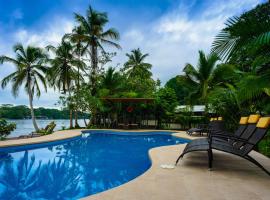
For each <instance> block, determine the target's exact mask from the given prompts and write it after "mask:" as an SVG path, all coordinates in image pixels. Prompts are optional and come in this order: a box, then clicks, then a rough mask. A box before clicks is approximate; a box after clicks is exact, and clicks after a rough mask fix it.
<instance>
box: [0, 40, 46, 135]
mask: <svg viewBox="0 0 270 200" xmlns="http://www.w3.org/2000/svg"><path fill="white" fill-rule="evenodd" d="M13 50H14V52H15V53H16V58H11V57H8V56H1V57H0V64H3V63H4V62H9V63H12V64H13V65H15V66H16V71H15V72H13V73H11V74H10V75H8V76H7V77H5V78H4V79H3V80H2V82H1V86H2V88H5V87H6V86H7V84H8V83H9V82H11V84H12V93H13V95H14V96H17V95H18V92H19V88H20V86H23V87H24V89H25V91H26V93H27V94H28V97H29V106H30V110H31V116H32V120H33V125H34V128H35V130H36V132H38V130H39V128H38V125H37V123H36V118H35V113H34V108H33V98H34V95H35V94H36V95H37V96H38V97H39V96H40V94H41V90H40V86H39V85H40V84H42V85H43V87H44V89H45V91H46V90H47V82H46V79H45V74H46V73H47V71H48V68H47V66H46V65H44V64H45V62H46V60H47V55H46V54H45V53H44V51H43V50H42V49H41V48H38V47H33V46H27V47H23V45H22V44H16V45H14V47H13Z"/></svg>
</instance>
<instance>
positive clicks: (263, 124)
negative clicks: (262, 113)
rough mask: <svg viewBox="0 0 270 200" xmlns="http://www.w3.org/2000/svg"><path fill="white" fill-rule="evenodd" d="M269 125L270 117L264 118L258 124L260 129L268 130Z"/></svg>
mask: <svg viewBox="0 0 270 200" xmlns="http://www.w3.org/2000/svg"><path fill="white" fill-rule="evenodd" d="M269 125H270V117H262V118H261V119H260V120H259V121H258V123H257V127H258V128H268V126H269Z"/></svg>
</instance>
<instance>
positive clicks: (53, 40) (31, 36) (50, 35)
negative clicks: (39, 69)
mask: <svg viewBox="0 0 270 200" xmlns="http://www.w3.org/2000/svg"><path fill="white" fill-rule="evenodd" d="M74 25H75V24H74V22H73V21H72V20H68V19H65V18H59V17H58V18H56V19H54V20H53V23H52V24H48V26H47V27H44V28H45V30H41V31H40V30H39V31H36V30H28V29H24V28H21V29H19V30H17V31H16V32H15V33H14V41H17V42H21V43H23V44H25V45H36V46H39V47H45V46H47V45H49V44H51V45H56V44H57V43H59V42H60V41H61V39H62V37H63V35H64V34H65V33H70V32H71V31H72V29H73V27H74Z"/></svg>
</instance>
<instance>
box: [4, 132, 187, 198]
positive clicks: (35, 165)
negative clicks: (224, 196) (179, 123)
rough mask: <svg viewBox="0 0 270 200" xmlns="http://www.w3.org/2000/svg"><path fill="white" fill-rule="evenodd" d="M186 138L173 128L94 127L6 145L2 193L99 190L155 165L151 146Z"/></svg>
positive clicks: (58, 194) (60, 194) (57, 194)
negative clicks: (60, 137)
mask: <svg viewBox="0 0 270 200" xmlns="http://www.w3.org/2000/svg"><path fill="white" fill-rule="evenodd" d="M186 142H188V140H185V139H181V138H176V137H173V136H171V135H170V134H169V133H167V132H160V133H156V132H147V133H146V132H144V133H134V132H128V133H127V132H111V131H91V132H88V133H84V134H83V135H82V137H77V138H73V139H72V140H65V141H61V142H53V143H45V144H43V145H41V144H38V145H28V146H25V147H20V148H18V147H15V148H14V147H13V148H5V149H0V199H27V200H28V199H78V198H80V197H84V196H88V195H92V194H96V193H98V192H102V191H104V190H108V189H110V188H113V187H116V186H119V185H121V184H123V183H126V182H128V181H130V180H132V179H134V178H136V177H137V176H139V175H141V174H142V173H144V172H145V171H146V170H147V169H149V167H150V166H151V161H150V159H149V156H148V151H149V149H151V148H153V147H158V146H165V145H174V144H180V143H186Z"/></svg>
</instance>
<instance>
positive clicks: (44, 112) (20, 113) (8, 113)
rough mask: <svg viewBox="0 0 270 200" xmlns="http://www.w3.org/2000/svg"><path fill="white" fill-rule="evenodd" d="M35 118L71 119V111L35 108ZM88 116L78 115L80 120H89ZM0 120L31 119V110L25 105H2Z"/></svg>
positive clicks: (0, 106)
mask: <svg viewBox="0 0 270 200" xmlns="http://www.w3.org/2000/svg"><path fill="white" fill-rule="evenodd" d="M34 113H35V116H37V117H38V118H41V119H69V110H68V109H63V110H58V109H53V108H43V107H39V108H34ZM88 117H89V116H88V115H87V114H84V113H81V112H79V113H78V118H79V119H83V118H88ZM0 118H4V119H31V111H30V108H29V107H27V106H25V105H18V106H13V105H0Z"/></svg>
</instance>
